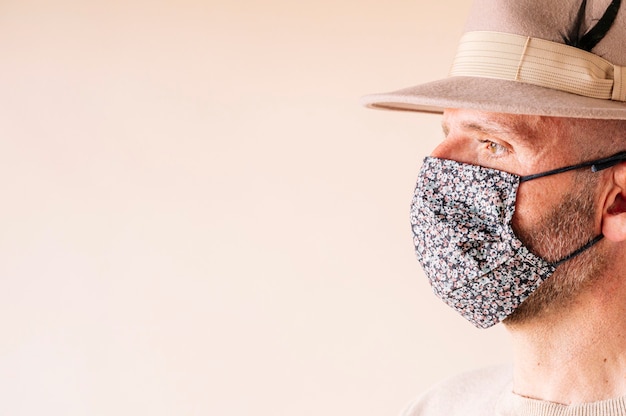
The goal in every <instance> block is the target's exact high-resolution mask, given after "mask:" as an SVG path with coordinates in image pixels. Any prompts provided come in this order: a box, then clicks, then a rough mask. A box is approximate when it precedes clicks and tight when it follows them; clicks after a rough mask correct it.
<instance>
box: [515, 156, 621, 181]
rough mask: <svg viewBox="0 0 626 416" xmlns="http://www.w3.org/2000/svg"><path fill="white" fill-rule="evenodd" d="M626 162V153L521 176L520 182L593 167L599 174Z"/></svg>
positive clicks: (593, 170) (592, 169)
mask: <svg viewBox="0 0 626 416" xmlns="http://www.w3.org/2000/svg"><path fill="white" fill-rule="evenodd" d="M625 160H626V152H620V153H617V154H614V155H613V156H609V157H605V158H604V159H598V160H592V161H589V162H583V163H579V164H578V165H572V166H566V167H563V168H558V169H553V170H549V171H547V172H541V173H535V174H533V175H527V176H521V177H520V182H526V181H531V180H533V179H537V178H543V177H544V176H550V175H556V174H557V173H563V172H569V171H570V170H576V169H582V168H586V167H588V166H591V171H592V172H598V171H601V170H603V169H608V168H610V167H611V166H615V165H617V164H618V163H620V162H623V161H625Z"/></svg>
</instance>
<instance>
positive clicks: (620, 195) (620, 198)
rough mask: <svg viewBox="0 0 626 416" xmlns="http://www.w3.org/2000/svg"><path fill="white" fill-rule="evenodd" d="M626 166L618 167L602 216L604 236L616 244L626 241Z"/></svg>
mask: <svg viewBox="0 0 626 416" xmlns="http://www.w3.org/2000/svg"><path fill="white" fill-rule="evenodd" d="M625 165H626V164H621V165H619V166H616V171H615V174H614V176H613V180H614V183H613V186H614V188H613V189H611V192H610V193H609V194H608V195H607V199H606V205H605V209H604V213H603V216H602V234H604V236H605V237H606V238H607V239H609V240H611V241H615V242H619V241H626V166H625Z"/></svg>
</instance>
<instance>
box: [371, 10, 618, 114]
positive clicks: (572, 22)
mask: <svg viewBox="0 0 626 416" xmlns="http://www.w3.org/2000/svg"><path fill="white" fill-rule="evenodd" d="M620 6H621V1H620V0H613V1H611V0H589V1H587V0H475V2H474V5H473V7H472V9H471V12H470V16H469V19H468V23H467V26H466V30H465V33H464V35H463V37H462V38H461V41H460V43H459V48H458V50H457V55H456V57H455V59H454V62H453V64H452V69H451V71H450V75H449V77H448V78H445V79H443V80H439V81H435V82H431V83H427V84H423V85H418V86H415V87H410V88H405V89H402V90H398V91H394V92H390V93H384V94H374V95H368V96H366V97H364V98H363V99H362V102H363V104H365V105H366V106H368V107H372V108H383V109H390V110H408V111H420V112H434V113H441V112H442V111H443V109H444V108H470V109H478V110H484V111H494V112H502V113H514V114H538V115H547V116H561V117H581V118H600V119H623V120H626V4H625V5H623V7H620Z"/></svg>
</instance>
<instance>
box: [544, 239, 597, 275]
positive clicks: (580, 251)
mask: <svg viewBox="0 0 626 416" xmlns="http://www.w3.org/2000/svg"><path fill="white" fill-rule="evenodd" d="M603 238H604V235H603V234H600V235H598V236H596V237H594V238H593V240H591V241H589V242H588V243H587V244H585V245H584V246H582V247H581V248H579V249H578V250H576V251H574V252H573V253H570V254H569V255H567V256H565V258H562V259H561V260H559V261H556V262H554V263H552V265H553V266H554V267H557V266H558V265H560V264H561V263H565V262H566V261H568V260H569V259H572V258H574V257H576V256H578V255H579V254H580V253H582V252H583V251H585V250H587V249H589V248H591V247H592V246H594V245H595V244H596V243H597V242H598V241H600V240H602V239H603Z"/></svg>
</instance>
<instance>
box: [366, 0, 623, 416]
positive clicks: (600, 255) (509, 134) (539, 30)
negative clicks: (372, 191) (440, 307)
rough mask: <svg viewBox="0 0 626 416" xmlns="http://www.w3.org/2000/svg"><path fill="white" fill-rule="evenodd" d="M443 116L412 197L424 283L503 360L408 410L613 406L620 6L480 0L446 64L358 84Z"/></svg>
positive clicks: (617, 326)
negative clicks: (402, 80) (487, 335)
mask: <svg viewBox="0 0 626 416" xmlns="http://www.w3.org/2000/svg"><path fill="white" fill-rule="evenodd" d="M364 102H365V104H366V105H368V106H370V107H374V108H387V109H396V110H411V111H420V112H438V113H443V129H444V133H445V139H444V140H443V141H442V143H441V144H440V145H439V146H438V147H437V148H436V149H435V150H434V151H433V153H432V154H431V156H430V157H428V158H426V159H425V161H424V165H423V166H422V169H421V171H420V175H419V178H418V182H417V186H416V190H415V197H414V200H413V204H412V207H411V222H412V227H413V232H414V242H415V248H416V253H417V257H418V259H419V261H420V263H421V265H422V267H423V268H424V271H425V273H426V275H427V277H428V278H429V280H430V283H431V285H432V287H433V290H434V292H435V294H436V295H437V296H439V297H440V298H441V299H442V300H444V301H445V302H446V303H447V304H448V305H449V306H451V307H452V308H454V309H455V310H457V311H458V312H459V313H460V314H461V315H462V316H463V317H465V318H466V319H467V320H469V321H470V322H471V323H473V324H474V325H475V326H477V327H480V328H486V327H489V326H492V325H495V324H497V323H499V322H503V324H504V325H506V328H507V329H508V331H509V332H510V334H511V337H512V339H513V345H514V365H513V369H512V372H511V371H509V370H508V369H502V368H497V369H486V370H481V371H477V372H474V373H470V374H465V375H462V376H459V377H457V378H455V379H453V380H450V381H448V382H446V383H444V384H442V385H440V386H438V387H437V388H435V389H433V390H431V391H429V392H427V393H426V394H424V395H423V396H422V397H420V398H419V399H418V400H416V401H415V402H414V403H413V404H412V405H411V406H410V407H409V408H408V409H407V410H406V412H405V413H404V414H405V415H407V416H409V415H410V416H415V415H446V416H449V415H456V414H463V415H626V4H625V5H623V6H622V5H621V2H620V1H619V0H613V1H610V0H589V1H585V0H552V1H545V0H544V1H542V0H477V1H476V2H475V4H474V6H473V9H472V11H471V14H470V19H469V22H468V25H467V32H466V33H465V35H464V36H463V38H462V39H461V43H460V45H459V50H458V52H457V56H456V58H455V61H454V64H453V67H452V70H451V76H450V77H449V78H446V79H444V80H440V81H435V82H432V83H429V84H425V85H420V86H417V87H411V88H407V89H404V90H400V91H396V92H393V93H388V94H377V95H371V96H368V97H365V99H364Z"/></svg>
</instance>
